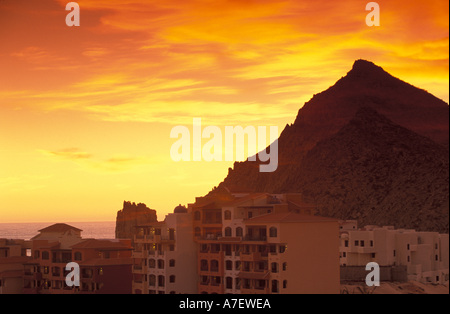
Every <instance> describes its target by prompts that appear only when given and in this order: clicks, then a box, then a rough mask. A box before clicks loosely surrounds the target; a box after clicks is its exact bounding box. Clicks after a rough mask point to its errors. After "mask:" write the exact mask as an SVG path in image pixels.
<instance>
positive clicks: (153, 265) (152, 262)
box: [148, 258, 156, 268]
mask: <svg viewBox="0 0 450 314" xmlns="http://www.w3.org/2000/svg"><path fill="white" fill-rule="evenodd" d="M148 267H149V268H155V267H156V261H155V260H154V259H153V258H152V259H149V260H148Z"/></svg>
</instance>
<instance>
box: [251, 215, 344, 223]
mask: <svg viewBox="0 0 450 314" xmlns="http://www.w3.org/2000/svg"><path fill="white" fill-rule="evenodd" d="M271 222H272V223H299V222H300V223H306V222H337V219H333V218H328V217H321V216H313V215H306V214H298V213H295V212H283V213H270V214H265V215H261V216H257V217H253V218H250V219H247V220H245V223H246V224H259V223H271Z"/></svg>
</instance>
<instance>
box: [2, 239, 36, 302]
mask: <svg viewBox="0 0 450 314" xmlns="http://www.w3.org/2000/svg"><path fill="white" fill-rule="evenodd" d="M30 258H31V257H30V242H29V241H25V240H15V239H13V240H11V239H0V294H19V293H22V288H23V267H24V264H25V263H26V262H27V261H28V260H29V259H30Z"/></svg>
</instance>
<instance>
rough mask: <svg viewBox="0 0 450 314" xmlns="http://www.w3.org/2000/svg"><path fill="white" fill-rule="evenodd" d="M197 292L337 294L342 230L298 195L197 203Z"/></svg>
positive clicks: (194, 207) (194, 208)
mask: <svg viewBox="0 0 450 314" xmlns="http://www.w3.org/2000/svg"><path fill="white" fill-rule="evenodd" d="M189 209H190V210H191V211H192V213H193V216H194V225H193V227H194V236H195V240H196V242H197V243H198V269H197V270H198V274H199V280H198V292H199V293H205V294H206V293H208V294H211V293H212V294H215V293H217V294H223V293H233V294H241V293H242V294H268V293H276V294H281V293H288V294H291V293H339V225H338V222H337V220H334V219H329V218H324V217H319V216H315V215H314V212H315V208H314V206H311V205H309V204H305V203H304V202H303V201H302V198H301V196H300V195H298V194H284V195H271V194H266V193H259V194H246V195H242V194H241V195H239V196H237V197H236V196H235V197H234V199H232V200H230V199H226V198H219V199H217V198H211V197H205V198H197V201H196V203H195V204H191V205H190V206H189Z"/></svg>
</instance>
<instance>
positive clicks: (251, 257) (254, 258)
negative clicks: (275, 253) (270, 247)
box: [241, 252, 268, 262]
mask: <svg viewBox="0 0 450 314" xmlns="http://www.w3.org/2000/svg"><path fill="white" fill-rule="evenodd" d="M267 256H268V253H267V252H263V253H261V252H251V253H241V261H242V262H259V261H262V260H267Z"/></svg>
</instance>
